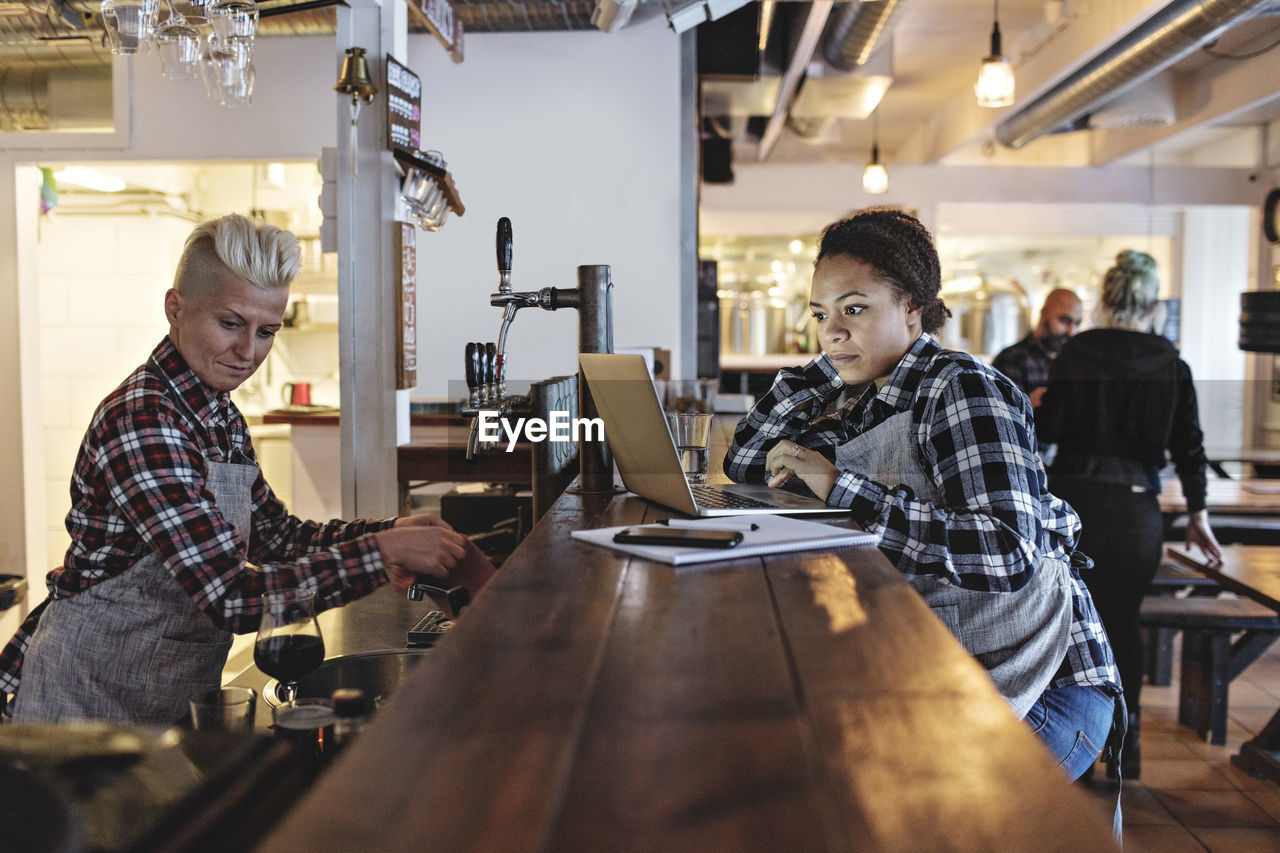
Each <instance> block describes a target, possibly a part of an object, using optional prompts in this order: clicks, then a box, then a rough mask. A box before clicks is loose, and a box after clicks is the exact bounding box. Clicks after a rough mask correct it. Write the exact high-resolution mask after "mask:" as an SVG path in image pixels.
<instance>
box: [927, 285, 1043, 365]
mask: <svg viewBox="0 0 1280 853" xmlns="http://www.w3.org/2000/svg"><path fill="white" fill-rule="evenodd" d="M941 296H942V299H943V301H945V302H946V303H947V307H948V308H950V309H951V319H949V320H947V322H946V323H945V324H944V325H943V327H942V330H941V331H940V332H939V333H938V338H939V340H940V341H941V342H942V345H943V346H944V347H946V348H948V349H955V350H961V351H962V352H967V353H972V354H974V355H981V356H986V357H987V358H991V357H992V356H994V355H995V354H996V353H998V352H1000V350H1002V349H1004V348H1005V347H1007V346H1009V345H1010V344H1013V343H1017V341H1018V340H1019V339H1021V338H1022V337H1023V336H1024V335H1026V333H1027V332H1028V331H1029V330H1030V329H1031V308H1030V304H1029V301H1028V299H1027V294H1026V292H1025V291H1023V290H1022V288H1021V287H1019V286H1017V285H1016V284H1014V283H1012V282H1010V281H1007V280H1006V281H1001V280H995V281H988V280H987V279H985V278H983V277H982V275H981V274H980V273H966V274H963V275H959V276H957V277H955V278H953V279H951V280H949V281H946V282H943V284H942V293H941Z"/></svg>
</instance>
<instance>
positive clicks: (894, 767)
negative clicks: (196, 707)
mask: <svg viewBox="0 0 1280 853" xmlns="http://www.w3.org/2000/svg"><path fill="white" fill-rule="evenodd" d="M666 515H668V513H665V512H664V511H662V510H661V509H659V508H657V507H654V506H651V505H650V504H648V503H646V502H645V501H643V500H640V499H638V498H635V497H633V496H630V495H622V496H614V495H580V494H574V493H572V492H570V493H566V494H565V495H563V496H562V497H561V498H560V500H559V501H558V502H557V503H556V504H555V505H554V507H553V508H552V509H551V511H550V512H549V513H548V514H547V515H546V516H545V517H544V518H543V519H542V520H541V522H539V524H538V525H537V526H536V527H535V529H534V531H533V532H532V533H531V534H530V536H529V538H528V539H526V541H525V542H524V543H523V544H522V545H521V546H520V548H518V549H517V550H516V552H515V553H514V554H513V555H512V556H511V557H510V558H509V559H508V560H507V562H506V563H505V564H504V565H503V568H502V569H501V571H499V573H498V574H497V575H496V576H495V578H494V579H493V581H491V582H490V584H489V585H488V586H487V587H486V588H485V589H484V590H483V591H482V592H481V594H480V595H478V596H477V598H476V600H475V602H474V603H473V604H472V605H471V607H470V608H469V609H468V610H467V611H466V612H465V613H464V614H463V616H462V618H461V619H460V620H459V621H458V624H457V627H456V628H455V629H454V630H453V631H451V632H450V633H449V634H448V635H447V636H446V637H445V638H444V639H443V640H442V641H441V642H440V643H439V645H438V646H437V647H436V650H435V652H434V653H433V654H432V655H431V656H430V657H429V659H428V660H425V661H423V662H422V663H421V664H420V665H419V666H418V667H417V668H416V669H415V670H414V671H413V673H412V675H411V676H410V679H409V681H408V682H407V683H406V684H405V685H404V686H403V687H402V688H401V690H400V691H399V692H398V693H397V694H396V696H395V697H394V698H393V699H392V700H391V701H390V703H389V704H388V705H387V707H386V708H384V709H383V710H382V711H381V712H380V713H379V715H378V716H377V717H376V718H375V719H374V721H373V722H372V723H371V725H370V727H369V728H368V729H366V731H365V732H364V733H363V734H362V735H361V738H360V740H359V741H357V742H356V744H355V745H354V746H353V747H352V748H351V749H350V750H349V751H348V752H347V753H345V754H344V755H342V756H341V757H340V758H339V760H338V761H337V762H336V763H335V765H334V766H333V767H332V768H331V769H330V770H329V771H328V772H327V773H326V774H325V775H324V776H323V777H322V778H321V779H320V780H319V782H318V783H317V785H316V786H315V787H314V788H313V789H312V790H311V791H310V792H309V794H308V795H307V796H306V797H305V798H304V799H303V800H302V801H301V803H300V804H299V806H298V807H297V808H295V809H294V810H293V811H291V812H290V813H289V814H288V815H287V816H286V818H285V819H284V821H283V822H282V823H281V824H280V825H279V826H278V827H277V828H276V830H275V831H274V832H273V834H272V835H271V836H270V837H268V838H267V839H266V840H265V841H264V842H263V843H262V845H261V846H260V848H259V849H261V850H263V851H272V853H279V851H294V850H297V851H308V853H310V851H315V850H380V851H397V850H403V851H420V850H449V851H464V850H485V851H488V850H493V851H503V853H509V851H559V850H592V851H595V850H599V851H606V850H607V851H616V850H662V851H679V850H690V851H699V853H702V851H709V850H733V851H738V850H787V851H794V850H852V849H858V850H903V851H908V850H909V851H915V850H922V849H938V848H939V847H945V848H947V849H949V850H974V851H979V850H981V851H988V850H1031V849H1044V848H1045V847H1046V845H1048V846H1052V847H1053V848H1054V849H1059V850H1089V851H1095V850H1106V849H1115V847H1114V845H1113V843H1112V840H1111V835H1110V831H1109V827H1108V826H1107V825H1105V824H1104V822H1103V821H1102V820H1101V816H1100V814H1101V813H1100V811H1099V810H1098V809H1097V808H1096V806H1094V805H1093V804H1091V802H1090V801H1089V799H1088V797H1087V796H1086V795H1085V794H1084V793H1083V792H1082V791H1080V790H1079V789H1076V788H1073V787H1072V786H1071V785H1069V784H1068V782H1067V781H1066V779H1065V778H1064V777H1063V776H1062V774H1061V772H1060V771H1059V770H1058V768H1057V767H1056V766H1055V764H1054V762H1053V760H1052V759H1051V757H1050V756H1049V754H1048V753H1047V752H1046V751H1045V750H1044V748H1043V747H1042V746H1041V744H1040V742H1039V740H1038V739H1037V738H1036V736H1035V735H1034V733H1032V731H1031V729H1030V728H1029V727H1028V726H1027V725H1026V724H1024V723H1023V722H1021V721H1019V720H1018V719H1017V718H1016V717H1015V716H1014V715H1013V713H1012V712H1011V711H1010V710H1009V707H1008V705H1007V703H1006V702H1005V701H1004V700H1003V699H1002V698H1001V697H1000V696H999V695H998V694H997V693H996V691H995V689H994V687H993V686H992V684H991V682H990V680H989V679H988V678H987V676H986V674H985V673H984V672H983V671H982V669H981V668H980V667H979V666H978V664H977V663H976V662H975V661H974V660H973V659H972V658H971V657H969V655H967V654H966V653H965V652H964V650H963V649H962V648H961V646H960V645H959V644H958V643H957V642H956V641H955V640H954V639H953V638H952V636H951V635H950V634H949V633H948V632H947V630H946V628H945V627H944V626H943V625H942V623H941V622H940V621H939V620H938V619H937V618H936V617H935V616H934V615H933V614H932V612H931V611H930V610H929V609H928V607H927V606H926V605H925V604H924V603H923V601H922V600H921V599H920V597H919V596H918V595H917V594H916V593H915V592H914V590H912V589H911V587H910V586H909V585H908V584H907V583H906V582H905V581H904V580H903V578H902V577H901V576H900V575H899V574H898V572H897V571H896V570H895V569H894V568H893V567H892V566H891V565H890V564H889V562H888V561H887V560H886V559H885V558H884V556H883V555H882V554H881V553H880V552H879V551H878V550H877V549H875V548H869V547H862V548H844V549H840V550H837V551H828V552H821V551H817V552H802V553H791V554H782V555H773V556H770V557H767V558H747V559H738V560H733V561H727V562H725V563H720V564H716V566H715V567H714V568H709V567H703V568H700V569H695V570H680V571H677V570H675V569H673V568H672V567H671V566H666V565H662V564H658V563H652V562H648V561H645V560H641V559H638V558H630V557H627V556H626V555H623V554H619V553H616V552H613V551H608V550H605V549H600V548H596V547H593V546H590V545H587V544H585V543H581V542H577V541H574V540H571V539H570V538H569V532H570V531H571V530H575V529H578V528H584V527H601V526H608V525H614V524H633V523H638V522H642V521H646V520H654V519H657V518H661V517H665V516H666Z"/></svg>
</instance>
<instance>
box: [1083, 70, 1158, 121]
mask: <svg viewBox="0 0 1280 853" xmlns="http://www.w3.org/2000/svg"><path fill="white" fill-rule="evenodd" d="M1177 117H1178V114H1177V110H1176V109H1175V107H1174V100H1173V78H1172V76H1171V75H1170V74H1157V75H1156V76H1154V77H1152V78H1151V79H1149V80H1147V81H1145V82H1143V83H1141V84H1140V85H1137V86H1134V87H1133V88H1131V89H1127V90H1126V91H1125V92H1124V94H1122V95H1121V96H1120V97H1118V98H1116V99H1114V100H1112V101H1108V102H1107V103H1105V104H1103V105H1102V106H1100V107H1098V108H1097V109H1095V110H1094V111H1093V112H1092V113H1090V114H1089V122H1088V126H1089V127H1090V128H1093V129H1097V130H1122V129H1124V128H1130V127H1168V126H1169V125H1171V124H1173V122H1174V120H1175V119H1176V118H1177Z"/></svg>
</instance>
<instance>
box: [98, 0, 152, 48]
mask: <svg viewBox="0 0 1280 853" xmlns="http://www.w3.org/2000/svg"><path fill="white" fill-rule="evenodd" d="M100 11H101V12H102V26H103V28H104V29H106V31H107V38H109V39H110V40H111V52H112V53H117V54H123V55H126V56H129V55H133V54H136V53H147V52H148V51H150V50H151V36H152V34H153V33H154V32H155V26H156V15H157V14H158V13H159V11H160V0H102V6H101V7H100Z"/></svg>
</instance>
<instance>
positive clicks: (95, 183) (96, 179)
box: [53, 166, 124, 193]
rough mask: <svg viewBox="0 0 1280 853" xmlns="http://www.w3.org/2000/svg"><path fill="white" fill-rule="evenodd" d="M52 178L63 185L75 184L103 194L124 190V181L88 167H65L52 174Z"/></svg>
mask: <svg viewBox="0 0 1280 853" xmlns="http://www.w3.org/2000/svg"><path fill="white" fill-rule="evenodd" d="M53 177H54V178H55V179H56V180H58V181H61V182H62V183H64V184H75V185H76V186H78V187H84V188H85V189H90V190H97V191H98V192H103V193H118V192H120V190H122V189H124V180H123V179H122V178H117V177H116V176H115V175H112V174H110V173H108V172H100V171H98V170H97V169H90V168H89V167H88V166H67V167H65V168H64V169H62V170H61V171H58V172H54V173H53Z"/></svg>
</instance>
